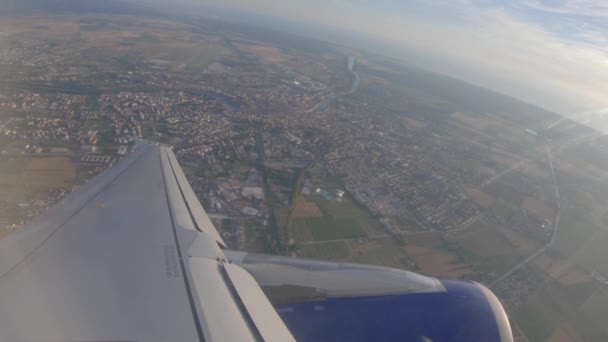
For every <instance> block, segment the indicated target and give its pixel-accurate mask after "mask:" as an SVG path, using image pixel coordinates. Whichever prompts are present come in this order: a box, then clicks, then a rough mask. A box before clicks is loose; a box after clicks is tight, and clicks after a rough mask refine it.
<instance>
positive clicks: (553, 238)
mask: <svg viewBox="0 0 608 342" xmlns="http://www.w3.org/2000/svg"><path fill="white" fill-rule="evenodd" d="M546 146H547V158H548V160H549V167H550V169H551V175H552V176H553V187H554V188H555V201H556V203H557V213H556V214H555V220H554V222H553V233H552V234H551V240H549V242H548V243H547V244H546V245H545V246H543V247H541V248H540V249H539V250H537V251H536V252H534V253H533V254H532V255H530V256H529V257H527V258H526V259H524V260H523V261H522V262H520V263H519V264H517V265H515V267H513V268H512V269H511V270H510V271H508V272H507V273H505V274H503V275H502V276H501V277H500V278H498V279H496V281H494V282H493V283H492V284H491V285H490V288H493V287H495V286H496V285H498V284H499V283H500V282H502V281H503V280H505V279H507V278H508V277H509V276H510V275H512V274H513V273H515V272H517V270H519V269H520V268H522V267H524V266H525V265H526V264H528V263H529V262H530V261H532V260H534V259H535V258H536V257H537V256H539V255H540V254H541V253H543V252H544V251H546V250H547V249H549V248H550V247H551V246H552V245H553V243H554V242H555V236H556V235H557V232H558V231H559V218H560V215H561V202H560V197H559V186H558V185H557V177H556V176H555V168H554V167H553V157H552V154H551V145H550V144H549V142H548V141H547V145H546Z"/></svg>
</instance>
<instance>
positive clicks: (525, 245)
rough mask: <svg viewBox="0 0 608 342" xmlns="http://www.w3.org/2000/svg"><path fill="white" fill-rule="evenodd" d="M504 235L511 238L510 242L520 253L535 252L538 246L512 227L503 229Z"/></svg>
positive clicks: (508, 238)
mask: <svg viewBox="0 0 608 342" xmlns="http://www.w3.org/2000/svg"><path fill="white" fill-rule="evenodd" d="M501 233H502V234H503V236H504V237H505V238H506V239H507V240H509V243H510V244H511V245H512V246H513V248H514V249H515V250H516V251H517V253H518V254H520V255H528V254H531V253H533V252H534V251H535V250H536V249H537V247H536V245H534V243H533V242H532V241H531V240H529V239H528V238H526V237H525V236H524V235H522V234H521V233H519V232H516V231H513V230H510V229H501Z"/></svg>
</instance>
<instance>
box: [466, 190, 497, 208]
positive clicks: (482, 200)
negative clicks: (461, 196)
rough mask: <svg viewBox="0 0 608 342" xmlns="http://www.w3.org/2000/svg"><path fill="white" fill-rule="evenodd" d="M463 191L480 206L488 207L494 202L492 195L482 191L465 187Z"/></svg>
mask: <svg viewBox="0 0 608 342" xmlns="http://www.w3.org/2000/svg"><path fill="white" fill-rule="evenodd" d="M465 191H466V192H467V194H468V195H469V197H471V199H472V200H473V201H474V202H475V203H477V205H479V206H480V207H482V208H489V207H490V206H492V204H493V203H494V197H492V196H490V195H488V194H486V193H485V192H483V191H480V190H477V189H473V188H469V187H465Z"/></svg>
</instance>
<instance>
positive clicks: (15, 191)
mask: <svg viewBox="0 0 608 342" xmlns="http://www.w3.org/2000/svg"><path fill="white" fill-rule="evenodd" d="M0 175H1V176H0V199H1V200H5V201H8V202H11V203H18V202H21V201H24V200H26V199H28V198H30V197H32V196H35V195H37V194H39V193H45V192H46V191H48V190H49V189H51V188H60V187H69V186H71V185H72V182H73V180H74V177H75V175H76V172H75V168H74V164H73V163H72V161H71V160H70V159H68V158H14V159H5V160H0Z"/></svg>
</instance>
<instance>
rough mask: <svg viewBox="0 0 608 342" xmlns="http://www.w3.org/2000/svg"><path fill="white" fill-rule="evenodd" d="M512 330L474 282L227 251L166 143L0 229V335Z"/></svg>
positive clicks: (502, 335) (368, 336)
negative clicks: (21, 222)
mask: <svg viewBox="0 0 608 342" xmlns="http://www.w3.org/2000/svg"><path fill="white" fill-rule="evenodd" d="M294 338H295V339H297V340H301V341H336V340H339V341H341V340H349V341H356V340H368V341H369V340H374V341H376V340H383V341H384V340H407V341H410V340H411V341H472V340H474V341H512V340H513V338H512V336H511V330H510V327H509V322H508V319H507V317H506V314H505V312H504V310H503V308H502V306H501V305H500V303H499V302H498V300H497V299H496V297H495V296H494V295H493V294H492V293H491V292H490V291H489V290H488V289H487V288H485V287H483V286H482V285H480V284H477V283H473V282H456V281H447V280H438V279H435V278H429V277H425V276H421V275H418V274H415V273H411V272H407V271H403V270H395V269H390V268H385V267H377V266H364V265H354V264H342V263H330V262H321V261H314V260H305V259H293V258H287V257H279V256H267V255H258V254H248V253H244V252H236V251H229V250H227V249H226V245H225V243H224V242H223V241H222V238H221V236H220V235H219V234H218V233H217V231H216V230H215V228H214V227H213V225H212V223H211V221H210V220H209V218H208V217H207V215H206V213H205V211H204V209H203V208H202V206H201V205H200V203H199V201H198V200H197V199H196V196H195V195H194V192H193V191H192V189H191V187H190V185H189V184H188V182H187V180H186V178H185V176H184V174H183V172H182V170H181V168H180V166H179V165H178V163H177V161H176V159H175V156H174V155H173V153H172V152H171V150H170V149H168V148H166V147H161V146H153V145H148V144H144V143H140V144H138V145H137V146H136V147H135V149H134V151H133V152H132V153H131V154H130V156H129V157H127V158H126V159H124V160H122V161H121V162H120V163H118V164H117V165H115V166H114V167H112V168H109V169H108V170H106V171H104V172H103V173H102V174H100V175H99V176H97V177H95V178H94V179H93V180H91V181H90V182H88V183H87V184H86V185H84V186H82V187H81V188H80V189H79V190H77V191H75V192H74V193H72V194H71V195H69V196H68V197H67V198H66V199H64V200H63V201H62V202H61V203H60V204H58V205H57V206H55V207H54V208H52V209H51V210H49V211H48V212H47V213H46V214H44V215H42V216H41V217H40V218H39V219H37V220H36V221H34V222H33V223H31V224H30V225H28V226H27V227H23V228H20V229H19V230H17V231H15V232H14V233H12V234H10V235H8V236H7V237H5V238H3V239H2V240H0V341H248V340H265V341H292V340H294Z"/></svg>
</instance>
